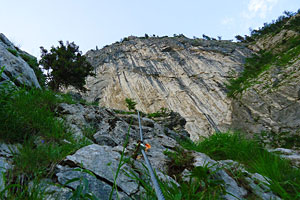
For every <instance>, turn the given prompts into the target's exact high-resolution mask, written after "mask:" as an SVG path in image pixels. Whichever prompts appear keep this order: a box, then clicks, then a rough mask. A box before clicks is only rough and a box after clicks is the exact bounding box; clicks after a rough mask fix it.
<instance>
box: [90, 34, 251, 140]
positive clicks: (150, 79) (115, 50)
mask: <svg viewBox="0 0 300 200" xmlns="http://www.w3.org/2000/svg"><path fill="white" fill-rule="evenodd" d="M250 53H251V52H250V50H248V49H247V48H245V47H243V46H241V45H238V44H235V43H232V42H229V41H206V40H202V39H195V40H192V39H188V38H186V37H172V38H168V37H163V38H156V37H150V38H148V39H145V38H136V37H129V38H127V39H126V41H123V42H121V43H115V44H112V45H110V46H106V47H104V48H103V49H101V50H91V51H89V52H87V54H86V56H87V58H88V60H89V61H90V62H91V63H92V65H93V66H94V67H95V72H96V77H88V79H87V88H88V89H89V90H90V91H89V92H88V93H87V94H86V96H85V97H86V98H87V99H88V100H90V101H99V104H100V105H101V106H105V107H110V108H116V109H126V105H125V102H124V100H125V98H132V99H134V100H135V101H136V102H137V109H139V110H141V111H143V112H147V113H149V112H156V111H158V110H159V109H160V108H162V107H165V108H168V109H171V110H173V111H175V112H178V113H180V114H181V115H182V116H183V117H184V118H185V119H186V120H187V123H186V129H187V131H189V133H190V134H191V138H192V139H198V137H199V136H207V135H208V134H210V133H211V132H213V131H214V129H220V130H224V129H227V128H228V126H229V125H230V124H231V122H232V118H231V116H232V106H231V100H230V99H228V98H227V97H226V89H225V86H224V83H225V82H226V78H227V77H228V76H229V75H230V72H231V71H238V72H239V71H241V70H243V62H244V59H245V57H246V56H249V55H250Z"/></svg>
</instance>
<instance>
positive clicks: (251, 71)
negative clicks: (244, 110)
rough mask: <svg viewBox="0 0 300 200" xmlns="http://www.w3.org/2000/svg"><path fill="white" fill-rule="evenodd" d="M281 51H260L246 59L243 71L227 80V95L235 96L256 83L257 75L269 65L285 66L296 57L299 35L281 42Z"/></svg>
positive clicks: (298, 50) (299, 41)
mask: <svg viewBox="0 0 300 200" xmlns="http://www.w3.org/2000/svg"><path fill="white" fill-rule="evenodd" d="M281 47H282V48H281V51H279V52H274V51H273V50H269V51H260V52H258V54H257V55H253V56H252V57H251V58H247V59H246V63H245V65H244V67H245V68H244V71H243V72H242V73H241V74H240V75H239V76H238V77H237V78H232V79H230V80H229V83H228V84H227V85H226V86H227V89H228V93H227V95H228V96H229V97H236V95H237V94H239V93H242V92H243V91H244V90H245V89H247V88H248V87H250V86H252V85H253V84H255V83H256V79H257V77H258V76H259V75H260V74H261V73H263V72H265V71H266V70H268V69H269V68H270V67H271V66H273V65H275V66H277V67H285V66H287V65H288V64H292V63H293V62H295V61H296V59H298V56H299V54H300V36H297V37H295V38H290V39H289V40H288V41H285V42H284V44H281Z"/></svg>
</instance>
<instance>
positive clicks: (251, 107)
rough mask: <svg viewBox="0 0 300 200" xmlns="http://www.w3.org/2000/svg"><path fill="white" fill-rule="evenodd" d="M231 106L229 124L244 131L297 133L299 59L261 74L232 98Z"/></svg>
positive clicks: (299, 131) (299, 124) (299, 120)
mask: <svg viewBox="0 0 300 200" xmlns="http://www.w3.org/2000/svg"><path fill="white" fill-rule="evenodd" d="M233 110H234V111H233V126H234V127H235V128H236V129H240V130H243V131H244V132H248V133H260V132H261V131H266V132H273V133H282V132H290V133H291V135H292V134H298V135H300V60H299V59H298V60H297V61H295V62H294V63H293V64H292V65H290V66H288V67H284V68H279V67H277V66H273V67H272V68H271V69H270V70H268V71H266V72H265V73H263V74H261V75H260V77H259V78H258V80H257V84H255V85H253V86H252V87H250V88H248V89H247V90H246V91H245V92H243V94H242V95H240V96H239V98H238V99H237V100H236V101H234V102H233Z"/></svg>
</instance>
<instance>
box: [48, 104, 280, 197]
mask: <svg viewBox="0 0 300 200" xmlns="http://www.w3.org/2000/svg"><path fill="white" fill-rule="evenodd" d="M57 111H58V113H60V114H61V115H63V116H64V117H65V119H66V122H67V124H68V125H69V126H70V127H71V128H72V129H73V130H75V133H74V134H75V135H74V136H75V137H86V136H87V134H86V133H85V130H86V128H87V127H93V128H94V132H93V133H92V134H89V138H90V139H91V141H92V143H93V144H91V145H88V146H85V147H83V148H81V149H79V150H78V151H77V152H75V153H74V154H73V155H69V156H67V157H66V159H65V160H63V161H62V162H61V163H60V164H59V165H57V166H56V173H55V177H56V178H55V180H56V184H60V185H65V184H66V185H65V186H67V187H66V188H64V187H63V188H61V187H57V185H56V186H55V183H54V182H53V181H52V182H51V181H50V183H49V181H48V183H43V184H42V185H45V184H46V186H47V188H48V189H47V191H51V195H49V196H48V199H55V198H54V197H59V199H68V197H70V196H71V195H72V190H73V191H74V190H76V189H77V188H78V187H79V185H80V184H82V183H84V185H85V186H84V187H86V188H85V189H84V190H83V192H86V193H89V194H93V195H94V196H95V197H97V198H101V199H109V196H110V193H111V189H112V187H114V186H113V185H114V180H115V174H116V173H117V171H118V167H119V164H120V160H121V157H122V152H123V151H124V157H123V161H124V160H127V161H126V162H121V163H122V164H121V168H120V171H119V175H118V178H117V179H116V187H117V188H118V193H116V191H115V192H114V193H113V194H112V195H113V196H112V197H113V199H132V198H133V199H135V198H137V199H141V198H143V195H144V191H145V190H144V188H143V187H142V185H140V184H139V182H138V179H142V180H144V181H146V182H150V178H149V176H148V175H147V174H148V172H147V170H146V169H145V167H144V166H145V163H144V160H143V159H139V158H138V157H135V156H134V155H135V153H136V152H137V151H136V150H137V145H138V140H139V133H138V131H139V128H138V126H137V125H136V120H137V118H136V115H128V116H127V117H124V116H125V115H124V114H123V115H120V114H116V113H114V112H113V111H112V110H110V109H104V108H100V107H97V106H84V105H81V104H74V105H68V104H65V103H63V104H60V106H59V108H58V110H57ZM129 118H131V120H130V123H128V122H127V120H128V119H129ZM130 124H132V125H130ZM142 125H143V126H142V130H143V133H144V140H145V142H146V143H149V144H151V146H152V147H151V149H150V150H148V151H147V156H148V158H149V160H150V162H151V164H152V167H153V168H154V170H155V171H156V172H157V175H158V177H159V178H160V179H161V180H162V181H164V182H166V183H171V182H172V183H174V184H175V185H178V187H180V185H179V184H178V183H177V182H176V181H175V180H174V179H173V178H172V177H170V176H168V175H166V174H168V164H169V163H170V158H169V157H168V156H167V154H165V153H164V152H165V151H168V152H174V151H176V148H178V147H179V146H180V145H179V144H178V143H177V142H176V140H174V139H173V138H171V137H169V136H168V135H169V132H172V131H171V130H170V129H168V128H167V127H162V126H160V125H159V124H158V123H156V122H154V121H152V120H151V119H148V118H142ZM177 135H178V136H179V135H180V133H177ZM171 136H174V133H173V134H172V135H171ZM126 138H128V139H126ZM126 141H128V143H127V142H126ZM124 143H127V147H126V149H123V145H124ZM137 153H138V154H140V152H137ZM190 153H191V156H192V157H193V159H192V163H191V166H192V167H208V168H209V170H210V173H211V174H215V175H214V176H212V178H213V179H216V180H220V184H221V185H222V187H224V189H225V191H226V194H224V195H223V198H222V199H228V200H231V199H232V200H233V199H236V198H239V199H243V198H245V197H246V196H249V195H252V197H255V198H259V199H280V198H279V197H277V196H276V195H274V194H273V193H272V192H270V188H269V183H268V181H266V180H268V178H267V177H263V176H261V175H259V174H257V173H255V174H252V173H250V172H248V171H246V170H245V169H244V167H243V166H242V165H241V164H239V163H237V162H234V161H232V160H224V161H215V160H213V159H211V158H210V157H208V156H207V155H205V154H203V153H199V152H190ZM189 169H190V168H189ZM189 169H183V172H182V175H181V176H182V177H185V178H186V179H187V180H186V181H187V182H189V180H188V179H189V173H190V171H189ZM87 171H88V173H87ZM240 172H242V173H243V174H245V181H244V183H243V184H242V185H241V184H240V182H239V180H238V177H239V176H236V175H235V174H237V173H239V174H240ZM134 177H137V178H138V179H137V178H134ZM76 178H77V179H76ZM239 178H240V177H239ZM72 180H74V181H72ZM245 186H247V187H245ZM70 189H71V190H70ZM117 195H118V197H117Z"/></svg>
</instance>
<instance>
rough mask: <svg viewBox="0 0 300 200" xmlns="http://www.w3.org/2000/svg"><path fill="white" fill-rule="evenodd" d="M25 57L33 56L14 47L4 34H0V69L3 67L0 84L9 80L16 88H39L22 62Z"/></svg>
mask: <svg viewBox="0 0 300 200" xmlns="http://www.w3.org/2000/svg"><path fill="white" fill-rule="evenodd" d="M25 57H27V58H28V57H29V58H31V57H33V56H31V55H29V54H28V53H26V52H24V51H22V50H20V49H19V48H17V47H15V45H14V44H13V43H11V42H10V41H9V40H8V39H7V38H6V37H5V35H4V34H2V33H0V67H3V66H4V67H5V68H4V72H3V73H2V77H0V78H1V79H0V83H1V81H3V80H10V81H13V82H14V83H15V84H16V85H18V86H22V85H27V86H30V87H37V88H40V85H39V82H38V80H37V77H36V75H35V73H34V71H33V69H32V68H31V67H30V66H29V64H28V63H27V62H26V61H25V60H24V58H25Z"/></svg>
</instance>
